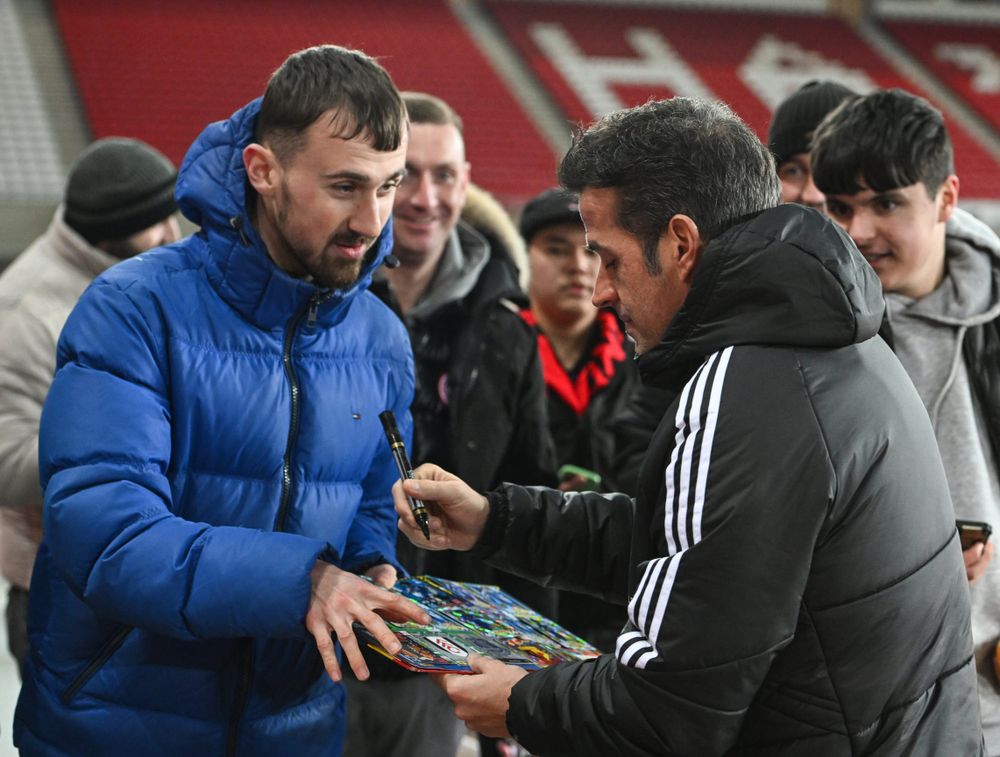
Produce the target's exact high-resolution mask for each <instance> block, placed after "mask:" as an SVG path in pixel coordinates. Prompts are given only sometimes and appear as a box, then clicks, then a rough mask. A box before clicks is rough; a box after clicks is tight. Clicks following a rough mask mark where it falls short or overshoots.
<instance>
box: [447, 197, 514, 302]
mask: <svg viewBox="0 0 1000 757" xmlns="http://www.w3.org/2000/svg"><path fill="white" fill-rule="evenodd" d="M462 220H463V221H464V222H465V223H467V224H468V225H469V226H471V227H472V228H474V229H476V230H477V231H479V232H480V233H482V234H485V235H486V236H487V237H489V238H492V239H494V240H495V241H496V242H497V243H499V244H500V245H501V246H502V247H503V248H504V250H505V251H506V252H507V255H508V257H509V258H510V262H511V263H512V264H513V266H514V268H516V269H517V274H518V287H519V288H520V289H521V290H523V291H527V289H528V250H527V247H526V246H525V244H524V240H523V239H522V238H521V235H520V234H519V233H518V231H517V227H516V226H515V225H514V222H513V221H512V220H511V217H510V215H509V214H508V213H507V211H506V210H505V209H504V207H503V205H501V204H500V203H499V202H498V201H497V199H496V198H495V197H494V196H493V195H491V194H490V193H489V192H487V191H486V190H485V189H483V188H482V187H479V186H477V185H475V184H469V192H468V195H467V196H466V198H465V206H464V207H463V208H462Z"/></svg>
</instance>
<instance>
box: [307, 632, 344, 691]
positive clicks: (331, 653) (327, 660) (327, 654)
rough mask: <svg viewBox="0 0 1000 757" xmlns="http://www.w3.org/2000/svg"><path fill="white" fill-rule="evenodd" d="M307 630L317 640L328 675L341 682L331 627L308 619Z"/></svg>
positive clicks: (317, 647) (317, 646)
mask: <svg viewBox="0 0 1000 757" xmlns="http://www.w3.org/2000/svg"><path fill="white" fill-rule="evenodd" d="M306 628H307V629H308V630H309V633H311V634H312V635H313V638H315V639H316V649H317V650H319V656H320V659H322V660H323V667H324V668H326V674H327V675H328V676H330V679H331V680H333V681H340V665H338V664H337V651H336V649H335V648H334V644H333V638H332V637H331V636H330V627H329V626H328V625H327V624H326V623H324V622H322V621H319V620H313V621H310V620H309V619H307V620H306Z"/></svg>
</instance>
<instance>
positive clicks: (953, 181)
mask: <svg viewBox="0 0 1000 757" xmlns="http://www.w3.org/2000/svg"><path fill="white" fill-rule="evenodd" d="M937 204H938V223H945V222H946V221H947V220H948V219H949V218H951V214H952V213H953V212H954V210H955V206H956V205H957V204H958V177H957V176H956V175H955V174H952V175H951V176H949V177H948V178H947V179H945V180H944V183H943V184H942V185H941V188H940V189H939V190H938V196H937Z"/></svg>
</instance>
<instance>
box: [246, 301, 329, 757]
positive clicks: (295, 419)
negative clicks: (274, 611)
mask: <svg viewBox="0 0 1000 757" xmlns="http://www.w3.org/2000/svg"><path fill="white" fill-rule="evenodd" d="M332 296H333V292H325V291H322V292H317V293H316V294H314V295H313V296H312V297H310V298H309V302H308V303H307V304H306V306H305V307H304V308H302V309H301V310H299V312H298V313H296V314H295V315H294V316H292V320H291V321H289V322H288V327H287V328H286V329H285V338H284V342H283V344H282V348H281V364H282V366H283V367H284V369H285V378H286V379H287V380H288V386H289V389H290V392H291V402H292V408H291V418H290V420H289V423H288V440H287V441H286V443H285V454H284V457H283V458H282V463H281V500H280V504H279V506H278V515H277V517H276V518H275V521H274V530H275V531H284V530H285V520H286V518H287V517H288V507H289V504H290V502H291V499H292V447H293V446H294V445H295V440H296V438H297V436H298V433H299V382H298V378H297V377H296V376H295V368H294V366H293V365H292V345H293V343H294V342H295V333H296V332H297V331H298V328H299V324H300V323H301V322H302V318H303V317H306V316H307V323H308V325H309V326H310V327H312V326H315V325H316V316H317V313H318V311H319V306H320V305H321V304H322V303H323V302H325V301H326V300H328V299H330V297H332ZM252 674H253V640H252V639H244V640H243V642H242V648H241V650H240V676H239V688H238V689H237V691H236V704H235V707H234V708H233V715H232V717H231V718H230V719H229V735H228V738H227V745H226V754H227V755H229V757H235V755H236V739H237V736H238V734H239V727H240V719H241V718H242V717H243V710H244V709H245V708H246V704H247V699H248V698H249V694H250V679H251V677H252Z"/></svg>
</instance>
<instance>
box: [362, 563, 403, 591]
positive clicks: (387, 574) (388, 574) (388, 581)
mask: <svg viewBox="0 0 1000 757" xmlns="http://www.w3.org/2000/svg"><path fill="white" fill-rule="evenodd" d="M365 575H366V576H368V577H369V578H370V579H371V580H372V581H373V582H374V584H375V585H376V586H381V587H382V588H383V589H391V588H392V587H393V586H395V584H396V568H395V567H393V566H392V565H388V564H386V563H382V564H381V565H375V566H373V567H371V568H369V569H368V570H366V571H365Z"/></svg>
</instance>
